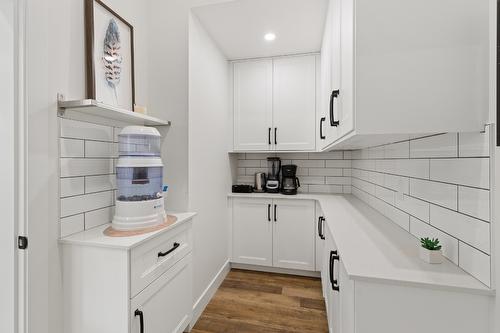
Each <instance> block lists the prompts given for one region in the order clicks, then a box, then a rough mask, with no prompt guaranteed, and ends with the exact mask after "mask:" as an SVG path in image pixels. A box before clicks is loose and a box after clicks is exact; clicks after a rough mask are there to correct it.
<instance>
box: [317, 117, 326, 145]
mask: <svg viewBox="0 0 500 333" xmlns="http://www.w3.org/2000/svg"><path fill="white" fill-rule="evenodd" d="M325 120H326V118H325V117H321V119H320V121H319V138H320V139H321V140H325V139H326V136H325V135H323V123H324V122H325Z"/></svg>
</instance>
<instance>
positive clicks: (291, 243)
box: [273, 199, 315, 271]
mask: <svg viewBox="0 0 500 333" xmlns="http://www.w3.org/2000/svg"><path fill="white" fill-rule="evenodd" d="M273 204H274V206H273V212H274V216H273V217H274V218H273V220H274V223H273V224H274V235H273V264H274V267H280V268H289V269H302V270H309V271H314V257H315V241H314V238H315V232H314V227H315V223H314V217H315V214H314V201H309V200H292V199H274V200H273Z"/></svg>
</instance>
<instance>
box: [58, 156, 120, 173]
mask: <svg viewBox="0 0 500 333" xmlns="http://www.w3.org/2000/svg"><path fill="white" fill-rule="evenodd" d="M60 164H61V177H77V176H86V175H102V174H111V173H113V172H114V168H113V160H112V159H87V158H61V159H60Z"/></svg>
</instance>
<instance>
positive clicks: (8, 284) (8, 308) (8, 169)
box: [0, 0, 16, 332]
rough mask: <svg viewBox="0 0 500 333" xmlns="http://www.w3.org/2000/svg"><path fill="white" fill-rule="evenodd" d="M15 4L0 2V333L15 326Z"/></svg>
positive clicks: (12, 2)
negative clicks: (0, 107)
mask: <svg viewBox="0 0 500 333" xmlns="http://www.w3.org/2000/svg"><path fill="white" fill-rule="evenodd" d="M14 7H15V6H14V1H12V0H8V1H2V2H1V3H0V40H1V41H2V48H1V49H0V64H1V65H0V99H1V100H2V111H1V112H0V142H1V145H2V148H1V149H2V156H3V157H4V161H7V163H2V166H1V167H0V168H1V172H0V202H1V205H0V207H1V209H2V220H3V221H2V232H0V260H1V262H2V266H3V268H2V274H0V332H13V331H14V327H15V311H14V309H15V306H14V305H15V287H16V284H15V279H14V277H15V270H16V266H15V260H14V258H15V253H16V251H15V222H16V218H15V201H14V196H15V193H16V192H15V191H14V179H15V176H14V172H15V171H14V163H15V155H14V134H15V132H14V126H15V123H14V24H15V23H14V22H15V21H14Z"/></svg>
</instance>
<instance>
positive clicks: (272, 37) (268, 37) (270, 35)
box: [264, 32, 276, 42]
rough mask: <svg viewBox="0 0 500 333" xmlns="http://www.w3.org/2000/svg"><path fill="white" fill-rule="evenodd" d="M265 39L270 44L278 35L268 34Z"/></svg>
mask: <svg viewBox="0 0 500 333" xmlns="http://www.w3.org/2000/svg"><path fill="white" fill-rule="evenodd" d="M264 39H265V40H267V41H268V42H272V41H273V40H275V39H276V35H275V34H274V33H272V32H268V33H267V34H265V35H264Z"/></svg>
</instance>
